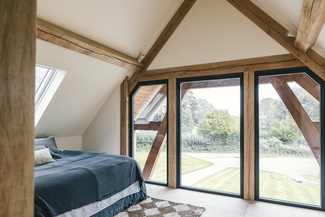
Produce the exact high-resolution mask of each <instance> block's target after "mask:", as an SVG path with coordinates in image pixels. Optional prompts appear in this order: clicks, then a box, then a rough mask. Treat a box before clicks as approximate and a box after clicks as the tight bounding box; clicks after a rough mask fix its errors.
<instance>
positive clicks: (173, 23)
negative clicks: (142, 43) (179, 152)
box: [129, 0, 196, 92]
mask: <svg viewBox="0 0 325 217" xmlns="http://www.w3.org/2000/svg"><path fill="white" fill-rule="evenodd" d="M195 2H196V0H184V1H183V3H182V5H181V6H180V7H179V8H178V10H177V11H176V13H175V14H174V16H173V17H172V18H171V20H170V21H169V23H168V24H167V26H166V27H165V28H164V30H163V31H162V33H161V34H160V35H159V37H158V39H157V40H156V41H155V43H154V44H153V46H152V47H151V49H150V50H149V52H148V53H147V55H146V56H145V58H144V59H143V61H142V62H143V64H144V65H143V68H142V69H141V70H140V71H139V72H135V73H133V75H132V76H131V78H130V82H129V84H130V86H129V91H130V92H131V91H132V90H133V88H134V87H135V85H136V84H137V83H138V81H139V80H140V78H141V76H142V74H143V73H144V72H145V71H147V69H148V67H149V66H150V64H151V63H152V61H153V60H154V59H155V57H156V56H157V55H158V53H159V51H160V50H161V49H162V48H163V46H164V45H165V44H166V42H167V41H168V39H169V38H170V36H171V35H172V34H173V32H174V31H175V29H176V28H177V27H178V25H179V24H180V23H181V22H182V20H183V19H184V17H185V16H186V14H187V13H188V12H189V11H190V9H191V8H192V6H193V5H194V3H195Z"/></svg>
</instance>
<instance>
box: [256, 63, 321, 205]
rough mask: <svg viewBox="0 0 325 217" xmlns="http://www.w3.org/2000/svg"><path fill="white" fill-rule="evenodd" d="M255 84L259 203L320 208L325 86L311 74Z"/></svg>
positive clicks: (281, 75)
mask: <svg viewBox="0 0 325 217" xmlns="http://www.w3.org/2000/svg"><path fill="white" fill-rule="evenodd" d="M255 78H256V79H255V82H256V83H257V85H256V90H257V91H256V92H257V93H258V94H257V98H256V106H257V110H256V111H258V113H256V117H257V124H256V144H257V145H256V151H257V152H256V183H257V186H256V188H257V189H256V197H257V199H261V200H268V201H273V202H278V203H288V204H295V205H298V206H311V207H321V206H322V204H321V201H322V196H321V195H322V191H324V189H323V190H322V188H321V177H322V175H321V174H322V169H321V168H322V161H321V156H322V155H321V152H322V146H321V120H322V115H321V89H322V88H321V85H320V83H319V82H321V80H320V79H319V78H317V77H316V76H315V75H314V74H313V73H312V72H311V71H310V70H309V69H307V68H296V69H286V70H273V71H264V72H259V73H256V77H255Z"/></svg>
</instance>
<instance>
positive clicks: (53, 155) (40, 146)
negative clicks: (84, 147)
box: [34, 145, 61, 159]
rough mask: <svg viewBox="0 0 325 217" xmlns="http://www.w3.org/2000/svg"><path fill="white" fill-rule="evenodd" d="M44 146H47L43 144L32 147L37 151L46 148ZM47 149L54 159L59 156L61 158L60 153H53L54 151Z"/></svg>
mask: <svg viewBox="0 0 325 217" xmlns="http://www.w3.org/2000/svg"><path fill="white" fill-rule="evenodd" d="M46 148H47V147H46V146H45V145H35V147H34V151H38V150H41V149H46ZM49 151H50V153H51V155H52V157H53V158H54V159H60V158H61V156H60V155H58V154H56V153H54V152H53V151H51V150H50V149H49Z"/></svg>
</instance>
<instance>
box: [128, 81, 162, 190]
mask: <svg viewBox="0 0 325 217" xmlns="http://www.w3.org/2000/svg"><path fill="white" fill-rule="evenodd" d="M131 99H132V108H131V110H132V118H131V119H130V120H132V130H131V136H132V150H131V153H132V156H133V157H134V158H135V159H136V160H137V162H138V163H139V165H140V167H141V168H142V172H143V176H144V178H145V179H146V180H147V181H151V182H156V183H161V184H167V144H166V141H167V84H166V82H155V83H150V82H149V83H144V84H139V85H138V86H137V87H136V88H135V91H134V92H132V93H131Z"/></svg>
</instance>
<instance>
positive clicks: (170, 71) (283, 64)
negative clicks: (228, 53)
mask: <svg viewBox="0 0 325 217" xmlns="http://www.w3.org/2000/svg"><path fill="white" fill-rule="evenodd" d="M300 66H304V64H302V63H301V62H300V61H299V60H298V59H297V58H296V57H294V56H293V55H291V54H285V55H277V56H268V57H258V58H250V59H243V60H232V61H225V62H216V63H207V64H199V65H191V66H181V67H172V68H165V69H157V70H149V71H146V72H144V73H143V76H142V77H141V79H140V81H153V80H162V79H168V78H187V77H196V76H209V75H217V74H229V73H236V72H243V71H256V70H267V69H281V68H292V67H300Z"/></svg>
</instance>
